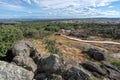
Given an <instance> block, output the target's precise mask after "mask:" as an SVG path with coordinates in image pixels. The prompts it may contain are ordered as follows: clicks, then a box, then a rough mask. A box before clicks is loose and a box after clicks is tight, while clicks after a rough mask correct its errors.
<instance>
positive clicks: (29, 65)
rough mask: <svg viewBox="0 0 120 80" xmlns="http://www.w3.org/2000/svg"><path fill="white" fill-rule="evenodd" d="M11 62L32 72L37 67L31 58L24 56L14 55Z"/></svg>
mask: <svg viewBox="0 0 120 80" xmlns="http://www.w3.org/2000/svg"><path fill="white" fill-rule="evenodd" d="M12 63H13V64H16V65H18V66H21V67H23V68H25V69H27V70H29V71H33V72H34V71H35V70H36V69H37V65H36V64H35V62H34V61H33V59H32V58H30V57H26V56H16V57H14V58H13V60H12Z"/></svg>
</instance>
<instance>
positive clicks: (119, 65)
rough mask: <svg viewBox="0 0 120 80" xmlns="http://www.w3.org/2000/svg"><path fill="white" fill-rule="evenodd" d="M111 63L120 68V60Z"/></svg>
mask: <svg viewBox="0 0 120 80" xmlns="http://www.w3.org/2000/svg"><path fill="white" fill-rule="evenodd" d="M111 64H112V65H114V66H116V67H118V68H119V69H120V62H111Z"/></svg>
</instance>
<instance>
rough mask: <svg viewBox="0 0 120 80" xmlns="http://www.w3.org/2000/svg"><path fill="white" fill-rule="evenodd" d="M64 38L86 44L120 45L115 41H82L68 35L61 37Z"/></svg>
mask: <svg viewBox="0 0 120 80" xmlns="http://www.w3.org/2000/svg"><path fill="white" fill-rule="evenodd" d="M61 36H62V37H65V38H68V39H70V40H75V41H80V42H86V43H102V44H115V45H120V43H119V42H113V41H89V40H82V39H78V38H73V37H69V36H66V35H61Z"/></svg>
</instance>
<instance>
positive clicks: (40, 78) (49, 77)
mask: <svg viewBox="0 0 120 80" xmlns="http://www.w3.org/2000/svg"><path fill="white" fill-rule="evenodd" d="M35 79H36V80H63V78H62V76H61V75H57V74H47V73H41V74H38V75H36V77H35Z"/></svg>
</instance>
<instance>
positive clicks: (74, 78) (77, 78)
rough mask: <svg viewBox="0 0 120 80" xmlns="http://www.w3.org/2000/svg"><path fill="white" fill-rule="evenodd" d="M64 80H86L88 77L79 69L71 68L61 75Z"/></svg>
mask: <svg viewBox="0 0 120 80" xmlns="http://www.w3.org/2000/svg"><path fill="white" fill-rule="evenodd" d="M63 78H64V79H65V80H87V79H88V78H89V75H88V74H87V73H85V72H83V71H82V70H81V69H80V68H79V67H72V68H70V69H68V70H67V71H66V72H64V74H63Z"/></svg>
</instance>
